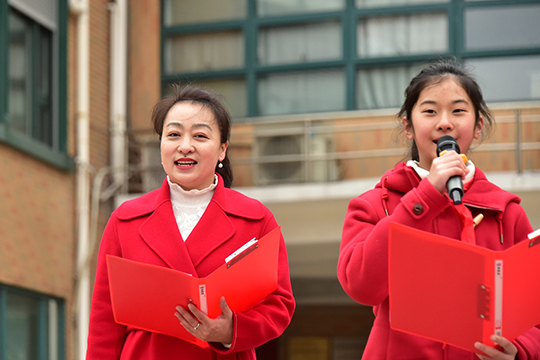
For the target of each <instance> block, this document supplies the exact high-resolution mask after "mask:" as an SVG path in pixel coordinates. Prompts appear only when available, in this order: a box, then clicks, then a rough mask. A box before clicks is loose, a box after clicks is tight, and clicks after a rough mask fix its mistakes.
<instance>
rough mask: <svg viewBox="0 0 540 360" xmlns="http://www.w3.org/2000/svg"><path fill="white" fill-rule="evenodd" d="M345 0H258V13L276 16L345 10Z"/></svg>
mask: <svg viewBox="0 0 540 360" xmlns="http://www.w3.org/2000/svg"><path fill="white" fill-rule="evenodd" d="M344 8H345V0H309V1H306V0H257V15H259V16H275V15H285V14H295V13H313V12H328V11H337V10H343V9H344Z"/></svg>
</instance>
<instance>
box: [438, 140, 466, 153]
mask: <svg viewBox="0 0 540 360" xmlns="http://www.w3.org/2000/svg"><path fill="white" fill-rule="evenodd" d="M444 150H454V151H455V152H457V153H458V154H459V153H460V152H461V150H460V148H459V145H458V143H457V141H456V139H454V138H453V137H452V136H450V135H444V136H443V137H441V138H440V139H439V141H437V156H439V155H440V153H441V152H443V151H444Z"/></svg>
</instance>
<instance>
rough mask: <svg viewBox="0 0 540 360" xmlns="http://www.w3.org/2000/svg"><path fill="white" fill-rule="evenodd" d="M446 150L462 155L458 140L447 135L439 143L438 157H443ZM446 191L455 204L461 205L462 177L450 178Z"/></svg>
mask: <svg viewBox="0 0 540 360" xmlns="http://www.w3.org/2000/svg"><path fill="white" fill-rule="evenodd" d="M445 150H446V151H450V150H454V151H455V152H457V153H458V154H459V153H460V149H459V145H458V143H457V141H456V139H454V138H453V137H451V136H450V135H445V136H443V137H442V138H440V139H439V141H437V156H441V153H442V152H443V151H445ZM446 189H447V191H448V196H449V197H450V199H452V201H453V202H454V204H455V205H459V204H461V198H462V197H463V181H461V176H458V175H455V176H452V177H450V179H448V181H447V182H446Z"/></svg>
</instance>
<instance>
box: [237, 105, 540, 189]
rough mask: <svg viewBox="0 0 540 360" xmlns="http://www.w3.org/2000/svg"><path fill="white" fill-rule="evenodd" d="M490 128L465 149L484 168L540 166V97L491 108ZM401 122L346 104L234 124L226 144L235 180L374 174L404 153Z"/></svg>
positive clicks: (293, 180) (325, 179)
mask: <svg viewBox="0 0 540 360" xmlns="http://www.w3.org/2000/svg"><path fill="white" fill-rule="evenodd" d="M492 110H493V113H494V115H495V126H494V129H493V132H492V134H491V136H490V137H489V138H487V139H485V140H483V141H482V142H480V143H473V147H472V148H471V151H470V152H469V157H470V158H471V159H472V160H473V162H475V163H476V164H481V165H480V167H481V168H482V169H483V170H484V171H487V172H517V173H522V172H527V171H539V170H540V104H539V103H520V104H510V105H502V104H501V105H497V106H495V107H493V108H492ZM400 127H401V124H400V122H398V120H397V119H396V118H395V115H394V114H392V113H389V112H384V111H379V112H346V113H337V114H320V115H314V116H298V117H286V118H285V117H284V118H276V119H264V120H262V121H257V122H252V123H243V124H236V125H234V126H233V135H232V139H231V143H230V146H229V156H230V158H231V161H232V163H233V171H234V174H235V182H234V185H235V186H242V187H246V186H261V185H272V184H284V183H305V182H332V181H343V180H352V179H360V178H367V177H379V176H381V175H382V174H383V173H384V171H386V170H387V169H389V168H391V167H393V166H394V165H395V164H396V163H397V162H399V161H401V160H404V159H406V158H407V153H408V143H407V142H406V140H407V139H406V138H405V136H404V135H403V134H400V132H399V129H400Z"/></svg>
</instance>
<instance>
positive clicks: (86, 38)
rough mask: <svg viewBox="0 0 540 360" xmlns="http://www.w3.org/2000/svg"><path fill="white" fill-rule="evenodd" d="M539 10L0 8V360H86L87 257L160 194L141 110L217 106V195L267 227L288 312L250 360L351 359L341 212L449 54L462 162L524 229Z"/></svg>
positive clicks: (473, 3)
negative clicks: (223, 117)
mask: <svg viewBox="0 0 540 360" xmlns="http://www.w3.org/2000/svg"><path fill="white" fill-rule="evenodd" d="M538 18H540V3H539V2H538V0H511V1H510V0H490V1H486V0H467V1H465V0H398V1H389V0H312V1H301V0H198V1H188V0H161V1H157V0H138V1H130V2H128V1H127V0H116V1H107V0H91V1H90V0H70V1H68V0H40V1H37V0H0V90H2V91H0V359H8V360H11V359H28V360H30V359H48V360H57V359H72V358H73V359H83V358H84V353H85V349H86V348H85V346H86V334H87V327H88V311H89V306H90V295H91V291H92V279H93V269H94V266H95V256H96V250H97V247H98V245H99V238H100V235H101V233H102V231H103V228H104V226H105V223H106V221H107V219H108V217H109V216H110V214H111V212H112V211H113V210H114V208H115V206H117V205H118V204H119V203H121V202H122V201H124V200H126V199H129V198H133V197H136V196H139V195H140V194H142V193H145V192H148V191H150V190H153V189H155V188H156V187H158V186H160V184H161V182H162V180H163V178H164V176H165V175H164V172H163V170H162V169H161V166H160V158H159V142H158V138H157V136H156V135H155V134H153V130H152V127H151V124H150V114H151V110H152V106H153V105H154V104H155V103H156V102H157V100H158V99H159V98H160V97H161V96H163V95H165V94H167V92H168V89H169V85H170V84H171V83H177V82H181V83H196V84H199V85H202V86H205V87H208V88H210V89H213V90H215V91H217V92H219V93H221V94H222V95H223V96H224V99H225V103H226V104H227V106H228V107H229V110H230V112H231V114H232V116H233V122H234V124H233V132H232V138H231V143H230V146H229V156H230V158H231V161H232V164H233V170H234V175H235V180H234V182H233V187H234V188H236V189H238V190H239V191H241V192H243V193H245V194H247V195H249V196H252V197H255V198H258V199H259V200H261V201H262V202H263V203H264V204H265V205H267V206H268V207H269V208H270V210H271V211H272V212H273V213H274V215H275V217H276V219H277V221H278V223H279V224H280V225H281V226H282V231H283V234H284V237H285V241H286V244H287V249H288V252H289V261H290V269H291V280H292V284H293V291H294V293H295V297H296V300H297V303H298V306H297V310H296V312H295V315H294V317H293V321H292V323H291V325H290V326H289V328H288V329H287V330H286V331H285V333H284V334H283V336H281V337H280V338H279V339H276V340H275V341H271V342H270V343H268V344H267V345H265V346H263V347H261V348H260V349H258V350H257V352H258V355H259V358H261V359H280V360H300V359H321V360H344V359H358V358H360V357H361V354H362V351H363V348H364V345H365V342H366V340H367V336H368V335H369V331H370V328H371V324H372V321H373V314H372V311H371V308H369V307H365V306H362V305H359V304H356V303H355V302H353V301H352V300H350V299H349V298H348V297H347V295H346V294H345V293H344V292H343V291H342V289H341V287H340V285H339V283H338V281H337V277H336V266H337V257H338V253H339V243H340V237H341V227H342V224H343V219H344V216H345V212H346V210H347V203H348V201H349V200H350V199H351V198H352V197H355V196H357V195H359V194H361V193H362V192H364V191H366V190H368V189H370V188H372V187H373V186H374V185H375V184H376V182H377V181H378V178H379V177H380V176H381V175H382V173H383V172H384V171H385V170H387V169H388V168H391V167H393V166H394V164H395V163H396V162H398V161H400V160H402V159H404V158H405V156H406V150H407V149H406V148H407V143H406V142H405V141H403V140H402V138H403V137H402V136H401V137H400V134H399V132H397V131H396V128H397V127H398V125H399V121H397V119H396V118H395V114H396V113H397V112H398V109H399V106H400V105H401V102H402V101H403V92H404V90H405V87H406V86H407V84H408V82H409V81H410V79H411V77H412V76H413V75H414V74H415V73H417V72H418V70H419V69H420V67H421V65H422V64H425V63H427V62H429V61H432V60H435V59H439V58H448V57H454V58H457V59H458V60H459V61H462V62H464V63H465V64H466V65H467V66H469V67H470V68H471V70H472V71H473V73H475V74H476V75H477V78H478V81H479V83H480V85H481V87H482V89H483V91H484V95H485V98H486V100H487V102H488V105H489V106H490V107H491V108H492V110H493V111H494V114H495V120H496V126H495V130H494V132H493V134H492V135H491V137H489V138H488V139H486V140H484V141H483V142H481V143H479V144H476V145H475V149H474V151H473V152H472V153H470V158H471V159H472V160H473V161H474V162H475V164H477V165H478V166H479V167H480V168H481V169H482V170H484V171H485V172H486V173H487V175H488V178H490V180H492V181H493V182H495V183H496V184H498V185H499V186H501V187H502V188H504V189H506V190H509V191H512V192H514V193H517V194H518V195H520V196H521V197H522V200H523V202H522V204H523V206H524V208H525V209H526V211H527V213H528V215H529V217H530V219H531V222H532V224H533V227H534V228H540V207H539V206H538V204H540V36H538V35H539V34H540V25H539V24H540V23H539V22H538V21H537V19H538Z"/></svg>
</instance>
